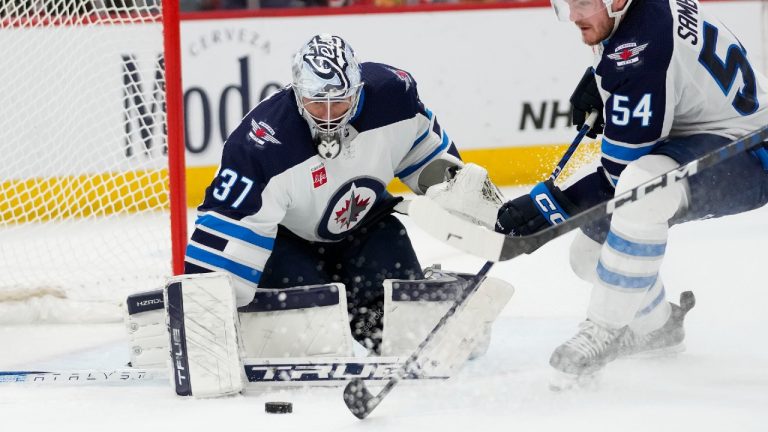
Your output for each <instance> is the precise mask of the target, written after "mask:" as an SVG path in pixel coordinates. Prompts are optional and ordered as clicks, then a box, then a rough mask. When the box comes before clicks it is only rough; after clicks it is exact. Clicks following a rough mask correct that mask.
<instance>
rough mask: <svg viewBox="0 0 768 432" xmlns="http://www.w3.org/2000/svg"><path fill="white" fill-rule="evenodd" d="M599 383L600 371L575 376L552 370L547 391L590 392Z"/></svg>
mask: <svg viewBox="0 0 768 432" xmlns="http://www.w3.org/2000/svg"><path fill="white" fill-rule="evenodd" d="M599 381H600V371H597V372H593V373H585V374H580V375H576V374H569V373H566V372H563V371H559V370H557V369H554V370H553V371H552V377H551V378H550V380H549V390H551V391H553V392H566V391H570V390H590V389H594V388H596V387H597V385H598V384H599Z"/></svg>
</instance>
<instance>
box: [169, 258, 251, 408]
mask: <svg viewBox="0 0 768 432" xmlns="http://www.w3.org/2000/svg"><path fill="white" fill-rule="evenodd" d="M165 307H166V313H167V316H168V332H169V336H170V345H171V363H172V366H173V368H172V372H173V377H172V382H173V386H174V389H175V391H176V394H178V395H179V396H190V395H191V396H195V397H200V398H205V397H217V396H226V395H230V394H235V393H239V392H241V391H242V390H243V389H244V388H245V372H244V369H243V365H242V362H241V361H240V355H239V345H238V331H239V329H238V325H239V323H238V319H237V318H238V317H237V309H236V305H235V292H234V289H233V287H232V284H231V281H230V276H229V275H227V274H224V273H205V274H199V275H184V276H178V277H174V278H171V279H169V281H168V284H167V285H166V287H165Z"/></svg>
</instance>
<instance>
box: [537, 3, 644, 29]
mask: <svg viewBox="0 0 768 432" xmlns="http://www.w3.org/2000/svg"><path fill="white" fill-rule="evenodd" d="M550 2H551V4H552V9H554V10H555V14H556V15H557V18H558V19H559V20H560V21H576V20H578V19H580V18H588V17H590V16H592V15H594V14H596V13H598V12H601V11H602V10H603V8H605V9H606V10H607V11H608V16H609V17H611V18H616V21H615V24H614V31H616V27H618V24H619V21H620V20H621V17H622V16H623V15H624V13H625V12H626V11H627V9H629V5H630V4H632V0H627V3H626V4H625V5H624V7H623V8H622V9H621V10H620V11H614V10H613V7H612V6H613V2H614V0H550Z"/></svg>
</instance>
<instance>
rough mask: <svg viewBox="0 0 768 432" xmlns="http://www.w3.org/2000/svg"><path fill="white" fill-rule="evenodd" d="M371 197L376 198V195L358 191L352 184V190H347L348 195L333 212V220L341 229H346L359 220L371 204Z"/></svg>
mask: <svg viewBox="0 0 768 432" xmlns="http://www.w3.org/2000/svg"><path fill="white" fill-rule="evenodd" d="M372 198H373V199H376V196H375V195H371V194H370V192H369V191H365V190H360V191H358V190H356V188H355V185H354V184H352V190H350V191H349V195H348V196H347V197H346V198H345V199H344V203H343V204H341V206H340V207H341V208H339V209H338V210H337V211H336V212H335V213H336V217H335V219H334V220H335V222H336V223H337V224H338V225H339V227H340V228H341V230H343V231H346V230H348V229H350V228H352V227H353V226H355V225H357V223H358V222H360V219H362V216H363V215H364V214H365V212H366V210H367V209H368V206H369V205H370V204H371V199H372Z"/></svg>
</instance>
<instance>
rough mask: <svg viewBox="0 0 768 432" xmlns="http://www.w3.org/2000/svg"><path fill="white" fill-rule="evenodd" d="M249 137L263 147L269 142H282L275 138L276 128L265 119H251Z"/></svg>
mask: <svg viewBox="0 0 768 432" xmlns="http://www.w3.org/2000/svg"><path fill="white" fill-rule="evenodd" d="M248 139H250V140H251V141H253V142H254V143H256V145H257V146H262V147H263V146H265V145H266V144H267V143H268V142H270V143H272V144H282V143H281V142H280V141H278V140H277V138H275V130H274V129H272V127H270V126H269V125H268V124H266V123H265V122H263V121H260V122H257V121H256V120H251V131H250V132H248Z"/></svg>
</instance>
